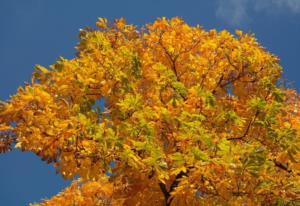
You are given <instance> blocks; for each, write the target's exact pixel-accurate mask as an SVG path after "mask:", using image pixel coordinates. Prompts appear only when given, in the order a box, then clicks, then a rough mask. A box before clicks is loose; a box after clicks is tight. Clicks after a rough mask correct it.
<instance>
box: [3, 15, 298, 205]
mask: <svg viewBox="0 0 300 206" xmlns="http://www.w3.org/2000/svg"><path fill="white" fill-rule="evenodd" d="M96 26H97V28H86V29H83V30H80V33H79V39H80V41H79V43H78V44H77V46H76V49H77V51H78V52H77V54H76V56H75V57H74V58H73V59H65V58H62V57H60V58H59V59H58V60H57V61H56V62H55V63H54V64H53V65H51V66H49V68H45V67H43V66H41V65H36V67H35V71H34V72H33V74H32V80H31V83H28V84H26V85H25V86H23V87H19V89H18V91H17V92H16V94H15V95H13V96H11V98H10V99H9V100H7V101H5V102H1V104H0V131H1V132H0V152H1V153H5V152H7V151H9V150H10V149H11V148H12V147H15V148H17V149H21V150H23V151H31V152H34V153H35V154H37V155H38V156H39V157H41V159H42V160H44V161H47V162H48V163H53V165H54V166H55V167H56V170H57V173H59V174H61V175H62V176H63V177H64V178H66V179H73V183H72V184H71V185H70V186H69V187H67V188H66V189H65V190H64V191H62V192H61V193H59V194H58V195H56V196H54V197H52V198H51V199H46V200H43V201H42V202H41V203H39V204H34V205H36V206H52V205H53V206H54V205H55V206H75V205H76V206H94V205H99V206H100V205H128V206H133V205H141V206H142V205H165V206H176V205H179V206H181V205H182V206H184V205H187V206H190V205H300V162H299V157H300V152H299V151H300V150H299V149H300V143H299V140H300V138H299V132H300V121H299V120H300V119H299V95H298V93H297V92H296V91H295V90H294V89H291V88H287V87H285V86H284V84H281V83H280V78H281V74H282V68H281V66H280V64H279V58H278V57H276V56H275V55H273V54H271V53H270V52H268V51H267V50H266V49H265V48H263V47H262V46H261V45H260V44H259V43H258V42H257V40H256V39H255V37H254V35H253V34H248V33H243V32H242V31H240V30H237V31H236V33H235V34H231V33H230V32H228V31H226V30H223V31H219V32H218V31H216V30H214V29H212V30H209V31H206V30H204V29H203V28H202V27H201V26H190V25H188V24H187V23H185V22H184V21H183V20H182V19H181V18H178V17H174V18H172V19H166V18H158V19H157V20H155V21H154V23H151V24H147V25H145V26H144V27H140V28H139V27H137V26H134V25H130V24H127V23H126V22H125V20H124V19H122V18H121V19H116V20H115V21H114V22H108V20H107V19H105V18H99V19H98V21H97V22H96Z"/></svg>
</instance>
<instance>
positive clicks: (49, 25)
mask: <svg viewBox="0 0 300 206" xmlns="http://www.w3.org/2000/svg"><path fill="white" fill-rule="evenodd" d="M161 16H166V17H173V16H180V17H182V18H183V19H184V20H185V21H187V22H188V23H189V24H191V25H196V24H200V25H202V26H203V27H204V28H205V29H211V28H216V29H218V30H221V29H228V30H230V31H234V30H235V29H236V28H239V29H242V30H243V31H246V32H253V33H255V34H256V37H257V38H258V41H259V42H260V43H261V44H262V45H263V46H264V47H266V48H267V49H268V50H269V51H271V52H273V53H274V54H276V55H278V56H279V57H280V59H281V65H282V66H283V68H284V76H285V77H286V78H287V79H288V80H290V81H291V82H294V84H293V85H294V87H296V88H297V89H298V91H299V89H300V81H299V80H300V76H299V74H300V70H299V69H300V68H299V60H300V23H299V22H300V0H210V1H199V0H185V1H182V0H147V1H143V0H127V1H125V0H110V1H104V0H102V1H101V0H86V1H83V0H51V1H50V0H26V1H24V0H0V26H1V28H0V31H1V32H0V99H2V100H6V99H8V98H9V95H12V94H14V93H15V91H16V89H17V88H18V86H19V85H23V83H24V81H29V79H30V75H31V73H32V71H33V66H34V65H35V64H41V65H44V66H48V65H50V64H52V63H53V62H54V61H55V60H56V59H57V58H58V57H59V56H64V57H65V58H72V57H73V56H74V54H75V52H76V51H75V49H74V46H75V45H76V43H77V42H78V39H77V34H78V31H79V29H80V28H83V27H85V26H94V24H95V21H96V19H97V18H98V17H106V18H108V19H110V20H113V19H114V18H118V17H125V18H126V19H127V21H128V22H129V23H133V24H137V25H143V24H145V23H149V22H152V21H153V20H154V19H155V18H157V17H161ZM68 184H69V182H68V181H64V180H63V179H62V178H61V177H60V176H59V175H56V174H55V171H54V169H53V167H52V166H51V165H47V164H46V163H45V162H42V161H40V160H39V158H38V157H36V156H35V155H34V154H31V153H24V152H19V151H13V152H10V153H8V154H6V155H0V205H5V206H22V205H28V203H29V202H35V201H39V200H40V199H41V198H45V197H51V196H52V195H54V194H56V193H58V192H59V191H60V190H61V189H63V188H64V187H65V186H66V185H68Z"/></svg>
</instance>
